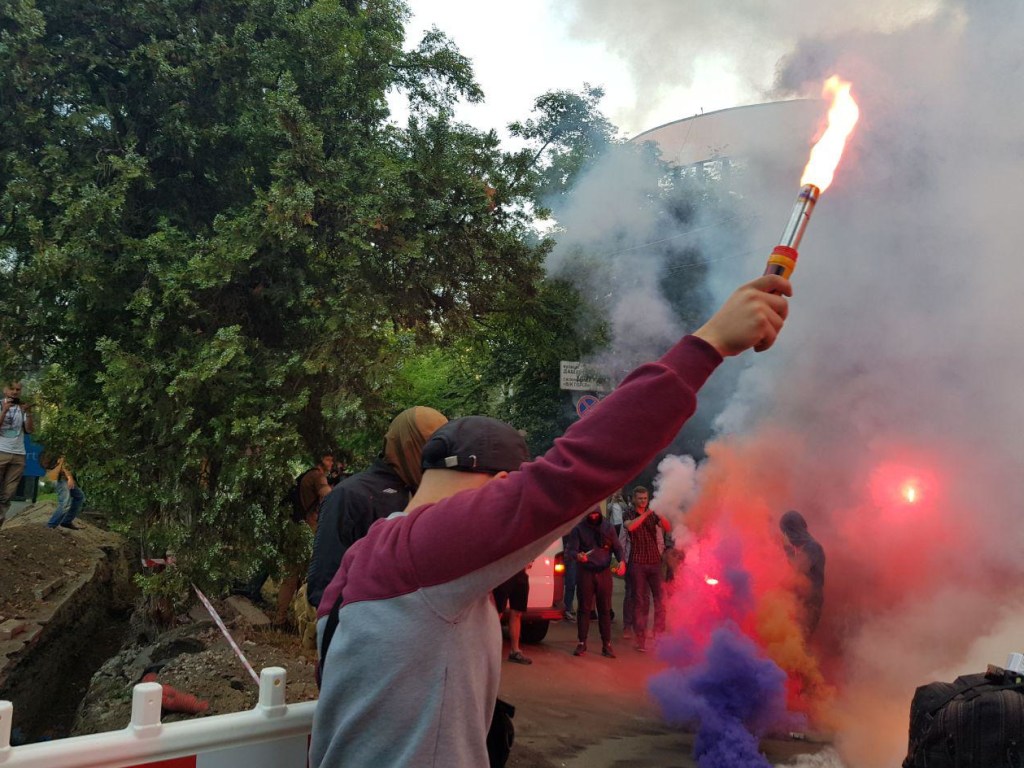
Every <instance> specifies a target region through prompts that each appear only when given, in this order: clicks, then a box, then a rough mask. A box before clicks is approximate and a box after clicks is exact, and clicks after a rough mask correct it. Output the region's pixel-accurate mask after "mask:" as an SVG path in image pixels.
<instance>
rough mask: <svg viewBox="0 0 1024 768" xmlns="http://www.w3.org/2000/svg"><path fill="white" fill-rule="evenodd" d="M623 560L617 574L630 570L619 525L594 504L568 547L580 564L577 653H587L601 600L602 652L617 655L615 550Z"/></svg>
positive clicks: (567, 553) (570, 556)
mask: <svg viewBox="0 0 1024 768" xmlns="http://www.w3.org/2000/svg"><path fill="white" fill-rule="evenodd" d="M613 552H614V553H615V557H616V559H618V561H619V567H618V570H617V571H616V573H618V575H619V576H622V575H623V574H624V573H625V572H626V563H625V560H626V556H625V553H624V552H623V551H622V545H621V544H620V543H619V537H618V536H616V535H615V526H613V525H612V524H611V523H610V522H608V521H607V520H605V519H604V517H602V515H601V508H600V507H594V508H593V509H591V510H590V511H589V512H588V513H587V514H586V516H585V517H584V518H583V519H582V520H581V521H580V522H579V523H577V524H576V527H575V528H573V529H572V530H571V531H569V536H568V539H567V541H566V546H565V557H566V559H571V560H574V561H575V562H576V563H577V569H576V573H577V587H578V589H579V595H580V605H579V610H578V611H577V612H576V630H577V637H578V638H579V643H577V645H576V650H575V651H573V656H582V655H583V654H585V653H586V652H587V635H589V634H590V612H591V611H592V610H593V609H594V602H595V599H596V601H597V626H598V629H599V630H600V631H601V655H602V656H607V657H608V658H610V659H614V658H615V651H614V650H612V572H611V568H610V566H611V563H612V553H613Z"/></svg>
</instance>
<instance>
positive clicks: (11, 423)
mask: <svg viewBox="0 0 1024 768" xmlns="http://www.w3.org/2000/svg"><path fill="white" fill-rule="evenodd" d="M31 432H32V409H31V407H30V406H29V405H28V404H27V403H23V402H21V382H20V381H11V382H9V383H8V384H7V385H6V386H5V387H4V398H3V402H2V404H0V527H3V524H4V518H6V517H7V510H8V509H9V508H10V506H11V499H12V498H13V497H14V494H15V493H16V492H17V490H18V483H20V482H21V475H22V473H23V472H24V471H25V435H26V434H30V433H31Z"/></svg>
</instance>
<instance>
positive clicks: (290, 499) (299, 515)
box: [281, 467, 316, 523]
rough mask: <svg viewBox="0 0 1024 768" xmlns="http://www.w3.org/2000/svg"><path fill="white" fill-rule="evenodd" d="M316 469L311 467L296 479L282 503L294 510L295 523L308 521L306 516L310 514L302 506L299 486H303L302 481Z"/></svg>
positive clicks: (293, 520) (293, 519)
mask: <svg viewBox="0 0 1024 768" xmlns="http://www.w3.org/2000/svg"><path fill="white" fill-rule="evenodd" d="M314 469H316V467H310V468H309V469H307V470H306V471H305V472H303V473H302V474H301V475H299V476H298V477H296V478H295V482H294V483H293V484H292V487H291V488H289V489H288V493H286V494H285V495H284V499H282V502H281V503H283V504H286V505H287V506H288V507H290V508H291V510H292V522H293V523H301V522H303V521H304V520H305V519H306V515H307V514H308V513H309V510H308V509H306V508H305V507H303V506H302V499H301V497H300V496H299V486H300V485H302V479H303V478H304V477H305V476H306V475H308V474H309V473H310V472H312V471H313V470H314Z"/></svg>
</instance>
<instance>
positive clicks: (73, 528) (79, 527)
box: [60, 523, 82, 531]
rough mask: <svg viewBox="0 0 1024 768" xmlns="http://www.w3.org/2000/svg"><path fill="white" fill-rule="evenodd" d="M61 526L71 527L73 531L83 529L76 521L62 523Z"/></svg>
mask: <svg viewBox="0 0 1024 768" xmlns="http://www.w3.org/2000/svg"><path fill="white" fill-rule="evenodd" d="M60 527H61V528H68V529H70V530H72V531H80V530H82V526H80V525H75V524H74V523H61V524H60Z"/></svg>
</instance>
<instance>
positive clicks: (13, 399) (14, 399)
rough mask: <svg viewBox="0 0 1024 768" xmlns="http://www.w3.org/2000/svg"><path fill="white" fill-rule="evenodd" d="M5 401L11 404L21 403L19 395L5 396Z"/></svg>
mask: <svg viewBox="0 0 1024 768" xmlns="http://www.w3.org/2000/svg"><path fill="white" fill-rule="evenodd" d="M7 402H9V403H10V404H11V405H21V398H20V397H8V398H7Z"/></svg>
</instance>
